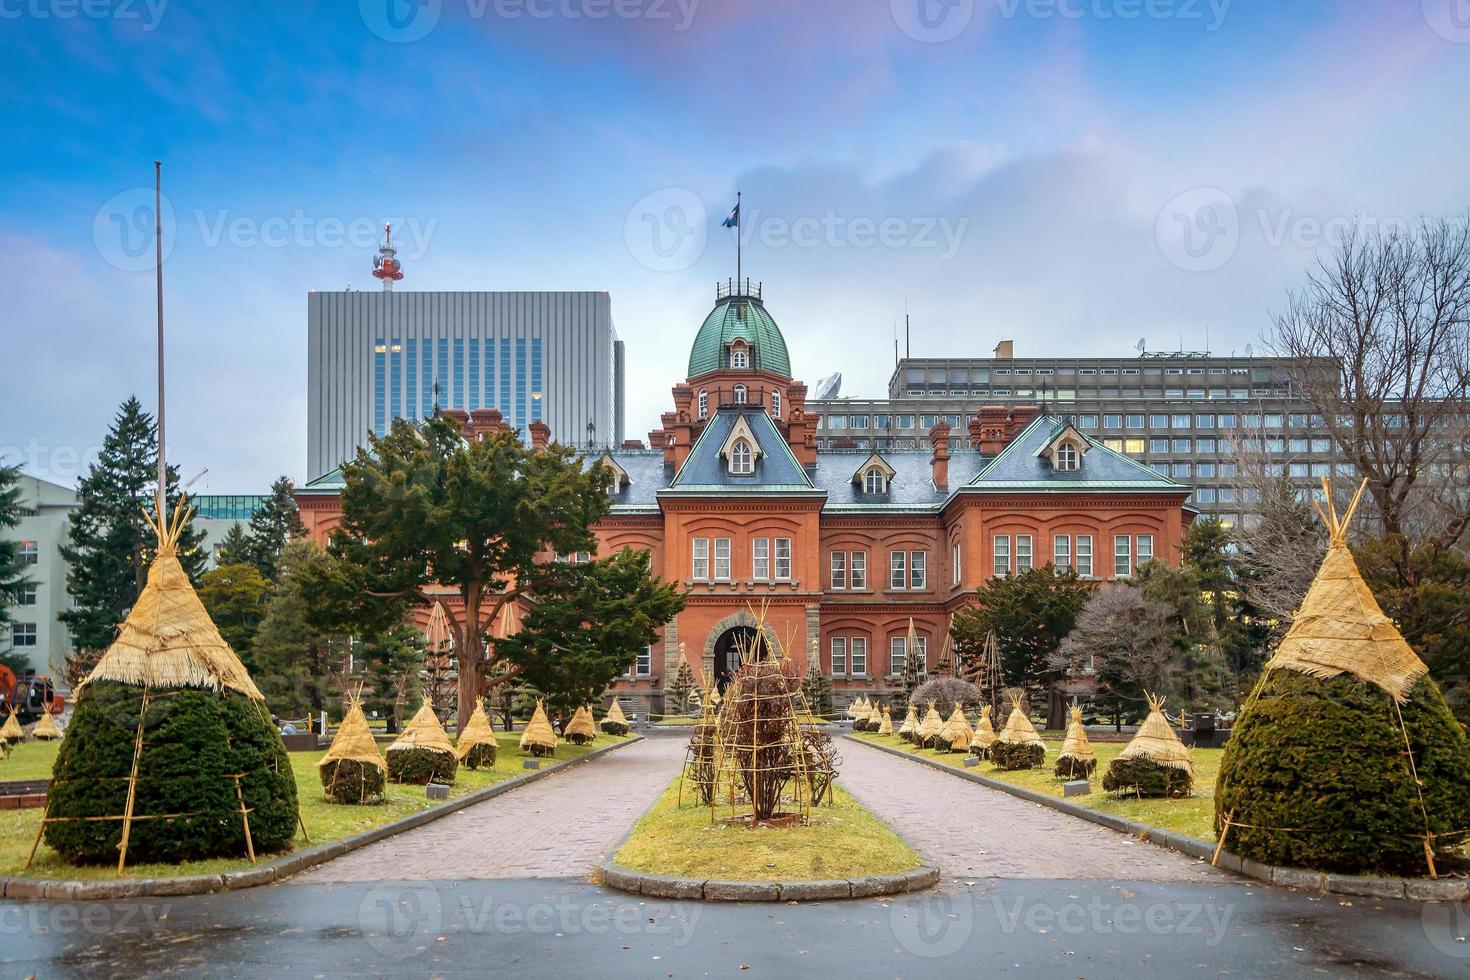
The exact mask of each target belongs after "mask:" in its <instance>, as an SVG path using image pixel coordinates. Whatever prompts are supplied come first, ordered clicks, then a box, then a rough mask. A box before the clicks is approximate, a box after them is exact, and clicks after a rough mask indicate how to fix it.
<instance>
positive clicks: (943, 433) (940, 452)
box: [929, 419, 949, 490]
mask: <svg viewBox="0 0 1470 980" xmlns="http://www.w3.org/2000/svg"><path fill="white" fill-rule="evenodd" d="M929 445H931V446H932V447H934V456H933V457H932V458H931V459H930V460H929V466H930V467H931V468H932V470H933V473H934V485H935V486H936V487H938V488H939V489H941V490H947V489H949V423H948V422H946V421H944V419H940V420H939V424H938V425H936V426H934V428H932V429H930V430H929Z"/></svg>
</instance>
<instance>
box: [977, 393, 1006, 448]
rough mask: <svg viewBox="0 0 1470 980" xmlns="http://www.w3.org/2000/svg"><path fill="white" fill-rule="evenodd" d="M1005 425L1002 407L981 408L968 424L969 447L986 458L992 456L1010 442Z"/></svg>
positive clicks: (987, 406)
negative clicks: (978, 451)
mask: <svg viewBox="0 0 1470 980" xmlns="http://www.w3.org/2000/svg"><path fill="white" fill-rule="evenodd" d="M1006 425H1007V420H1006V410H1005V406H1004V405H985V406H982V407H981V409H980V414H978V415H976V416H975V418H974V419H973V420H971V422H970V445H971V446H973V447H974V448H976V449H978V450H980V451H981V452H982V453H984V454H985V455H987V456H994V455H995V454H996V453H998V452H1000V451H1001V450H1002V449H1004V448H1005V447H1006V443H1007V442H1008V441H1009V440H1010V437H1009V436H1008V435H1007V434H1006Z"/></svg>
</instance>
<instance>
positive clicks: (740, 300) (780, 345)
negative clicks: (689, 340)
mask: <svg viewBox="0 0 1470 980" xmlns="http://www.w3.org/2000/svg"><path fill="white" fill-rule="evenodd" d="M750 291H751V290H747V292H750ZM741 337H743V338H744V339H745V342H746V343H748V344H750V346H751V349H752V350H753V351H754V357H753V363H752V365H751V366H752V367H753V368H755V369H756V370H757V371H770V372H772V373H775V374H780V375H784V376H786V377H788V378H789V377H791V357H790V355H788V354H787V353H786V338H785V337H783V336H781V328H780V327H778V326H776V321H775V320H773V319H771V314H769V313H767V312H766V308H765V305H764V304H762V303H761V300H760V296H759V295H755V296H728V295H726V296H722V297H721V298H720V300H719V302H717V303H715V308H714V309H713V310H710V314H709V316H707V317H705V318H704V323H703V324H702V325H700V328H699V333H698V334H697V335H696V336H695V338H694V347H693V349H692V350H690V352H689V374H688V377H691V378H693V377H695V376H697V375H700V374H704V373H706V372H708V371H718V370H720V369H721V368H724V367H727V366H728V365H727V364H726V363H725V347H726V345H728V344H729V343H731V342H732V341H734V340H735V339H736V338H741Z"/></svg>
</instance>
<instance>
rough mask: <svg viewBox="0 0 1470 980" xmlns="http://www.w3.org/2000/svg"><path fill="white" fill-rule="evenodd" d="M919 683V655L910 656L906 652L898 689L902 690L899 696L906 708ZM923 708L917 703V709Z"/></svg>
mask: <svg viewBox="0 0 1470 980" xmlns="http://www.w3.org/2000/svg"><path fill="white" fill-rule="evenodd" d="M919 683H920V681H919V658H918V656H917V655H915V656H912V657H910V656H908V654H907V652H905V654H904V658H903V673H901V674H899V675H898V689H899V691H900V695H899V697H900V699H901V701H902V703H903V706H904V707H905V708H907V706H908V705H909V704H910V703H911V702H910V699H911V698H912V697H913V694H914V690H915V688H917V687H918V686H919ZM895 707H897V705H895ZM921 708H923V705H915V709H916V710H918V709H921Z"/></svg>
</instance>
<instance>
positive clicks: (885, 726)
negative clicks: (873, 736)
mask: <svg viewBox="0 0 1470 980" xmlns="http://www.w3.org/2000/svg"><path fill="white" fill-rule="evenodd" d="M878 734H879V735H892V734H893V718H892V717H891V716H889V714H888V709H887V708H884V709H883V720H882V721H881V722H879V723H878Z"/></svg>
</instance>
